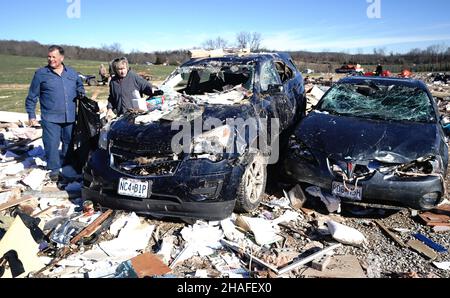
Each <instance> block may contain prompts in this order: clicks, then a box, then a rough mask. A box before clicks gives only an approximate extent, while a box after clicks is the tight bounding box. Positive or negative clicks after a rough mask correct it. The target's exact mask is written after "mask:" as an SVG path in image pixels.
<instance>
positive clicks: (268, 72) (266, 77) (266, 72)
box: [261, 61, 280, 92]
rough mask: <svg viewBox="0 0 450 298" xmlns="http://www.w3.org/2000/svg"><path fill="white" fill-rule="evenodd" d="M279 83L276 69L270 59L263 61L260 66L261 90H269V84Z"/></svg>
mask: <svg viewBox="0 0 450 298" xmlns="http://www.w3.org/2000/svg"><path fill="white" fill-rule="evenodd" d="M277 84H280V79H279V77H278V73H277V70H276V69H275V66H274V65H273V63H272V61H267V62H265V63H264V64H263V65H262V67H261V91H262V92H267V91H269V86H270V85H277Z"/></svg>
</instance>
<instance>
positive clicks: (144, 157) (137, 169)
mask: <svg viewBox="0 0 450 298" xmlns="http://www.w3.org/2000/svg"><path fill="white" fill-rule="evenodd" d="M160 89H161V90H162V91H164V96H165V100H164V102H163V104H162V105H160V106H158V107H156V108H155V107H153V106H149V108H148V110H145V111H142V110H130V111H128V112H127V113H126V114H125V115H123V116H122V117H120V118H119V119H117V120H115V121H114V122H112V123H111V124H110V127H109V129H104V131H103V133H102V135H101V136H100V142H99V147H100V148H99V149H98V150H97V151H95V152H94V153H93V154H92V156H91V158H90V160H89V162H88V164H87V165H86V166H85V168H84V174H83V177H84V186H83V190H82V191H83V197H84V198H85V199H89V200H92V201H94V202H97V203H99V204H101V205H104V206H107V207H112V208H117V209H124V210H129V211H135V212H137V213H140V214H147V215H152V216H154V217H166V216H167V217H181V218H201V219H207V220H220V219H223V218H226V217H228V216H230V215H231V213H232V212H233V210H237V211H247V212H248V211H251V210H253V209H255V208H256V207H257V206H258V205H259V202H260V200H261V196H262V194H263V193H264V190H265V185H266V177H267V170H266V166H267V164H268V163H275V162H276V161H277V156H278V155H277V154H278V152H276V151H277V150H278V148H277V146H276V144H277V143H278V139H279V135H280V134H282V133H283V132H284V131H286V130H287V129H288V128H289V127H292V126H293V125H294V124H295V123H296V120H298V119H299V118H301V116H302V115H303V114H304V112H305V106H306V101H305V97H304V85H303V78H302V75H301V74H300V72H299V71H298V70H297V68H296V67H295V65H294V63H293V61H292V60H291V58H290V57H289V56H288V55H287V54H283V53H267V54H243V55H237V54H225V55H223V56H221V57H203V58H195V59H191V60H190V61H188V62H186V63H185V64H183V65H182V66H180V67H179V68H177V69H176V70H175V71H174V72H173V73H172V74H171V75H170V76H169V77H168V78H167V79H166V81H165V82H164V83H163V84H162V85H161V87H160Z"/></svg>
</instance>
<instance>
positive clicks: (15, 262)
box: [0, 250, 25, 278]
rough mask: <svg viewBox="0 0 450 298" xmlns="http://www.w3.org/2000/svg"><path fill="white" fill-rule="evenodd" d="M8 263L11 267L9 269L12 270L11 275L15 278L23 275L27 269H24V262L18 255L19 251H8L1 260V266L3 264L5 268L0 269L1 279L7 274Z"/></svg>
mask: <svg viewBox="0 0 450 298" xmlns="http://www.w3.org/2000/svg"><path fill="white" fill-rule="evenodd" d="M4 261H6V262H7V263H8V265H9V269H10V270H11V275H12V277H13V278H15V277H17V276H19V275H21V274H22V273H24V272H25V268H24V267H23V263H22V261H21V260H20V259H19V256H18V255H17V251H15V250H10V251H7V252H6V253H5V254H4V255H3V256H2V257H1V258H0V264H3V266H2V267H1V268H0V277H2V276H3V274H4V273H5V267H4V266H5V262H4Z"/></svg>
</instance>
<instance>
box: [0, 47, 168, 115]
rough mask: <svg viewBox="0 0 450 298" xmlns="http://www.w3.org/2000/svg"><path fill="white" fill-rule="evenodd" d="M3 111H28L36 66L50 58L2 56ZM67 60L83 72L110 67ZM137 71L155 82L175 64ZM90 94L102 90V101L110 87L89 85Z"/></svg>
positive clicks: (0, 95)
mask: <svg viewBox="0 0 450 298" xmlns="http://www.w3.org/2000/svg"><path fill="white" fill-rule="evenodd" d="M0 61H1V63H0V110H1V111H11V112H23V113H24V112H25V98H26V96H27V94H28V88H29V85H30V83H31V80H32V79H33V75H34V72H35V71H36V69H38V68H40V67H42V66H45V65H46V64H47V59H46V57H43V58H37V57H21V56H9V55H0ZM64 63H65V64H66V65H68V66H71V67H72V68H74V69H75V70H76V71H78V72H81V73H83V74H94V75H97V76H98V68H99V66H100V64H101V63H103V64H104V65H105V66H106V67H107V65H108V62H107V61H85V60H70V59H66V60H65V61H64ZM131 68H132V69H133V70H134V71H136V72H142V73H145V74H147V75H150V76H151V77H152V81H153V82H155V83H158V82H161V81H162V80H164V79H165V78H166V77H167V76H168V75H169V74H170V73H171V72H172V71H173V70H174V68H175V67H174V66H163V65H150V66H147V65H131ZM85 89H86V93H87V96H88V97H91V96H92V95H93V94H94V92H96V93H98V97H97V98H98V99H99V100H106V99H107V98H108V93H109V90H108V87H107V86H96V87H90V86H85Z"/></svg>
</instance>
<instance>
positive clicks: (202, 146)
mask: <svg viewBox="0 0 450 298" xmlns="http://www.w3.org/2000/svg"><path fill="white" fill-rule="evenodd" d="M231 136H232V128H231V126H229V125H224V126H221V127H218V128H215V129H213V130H210V131H207V132H205V133H202V134H201V135H198V136H197V137H195V138H194V140H193V142H192V153H193V154H221V153H224V149H226V148H227V147H228V146H229V145H230V144H229V143H230V139H231Z"/></svg>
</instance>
